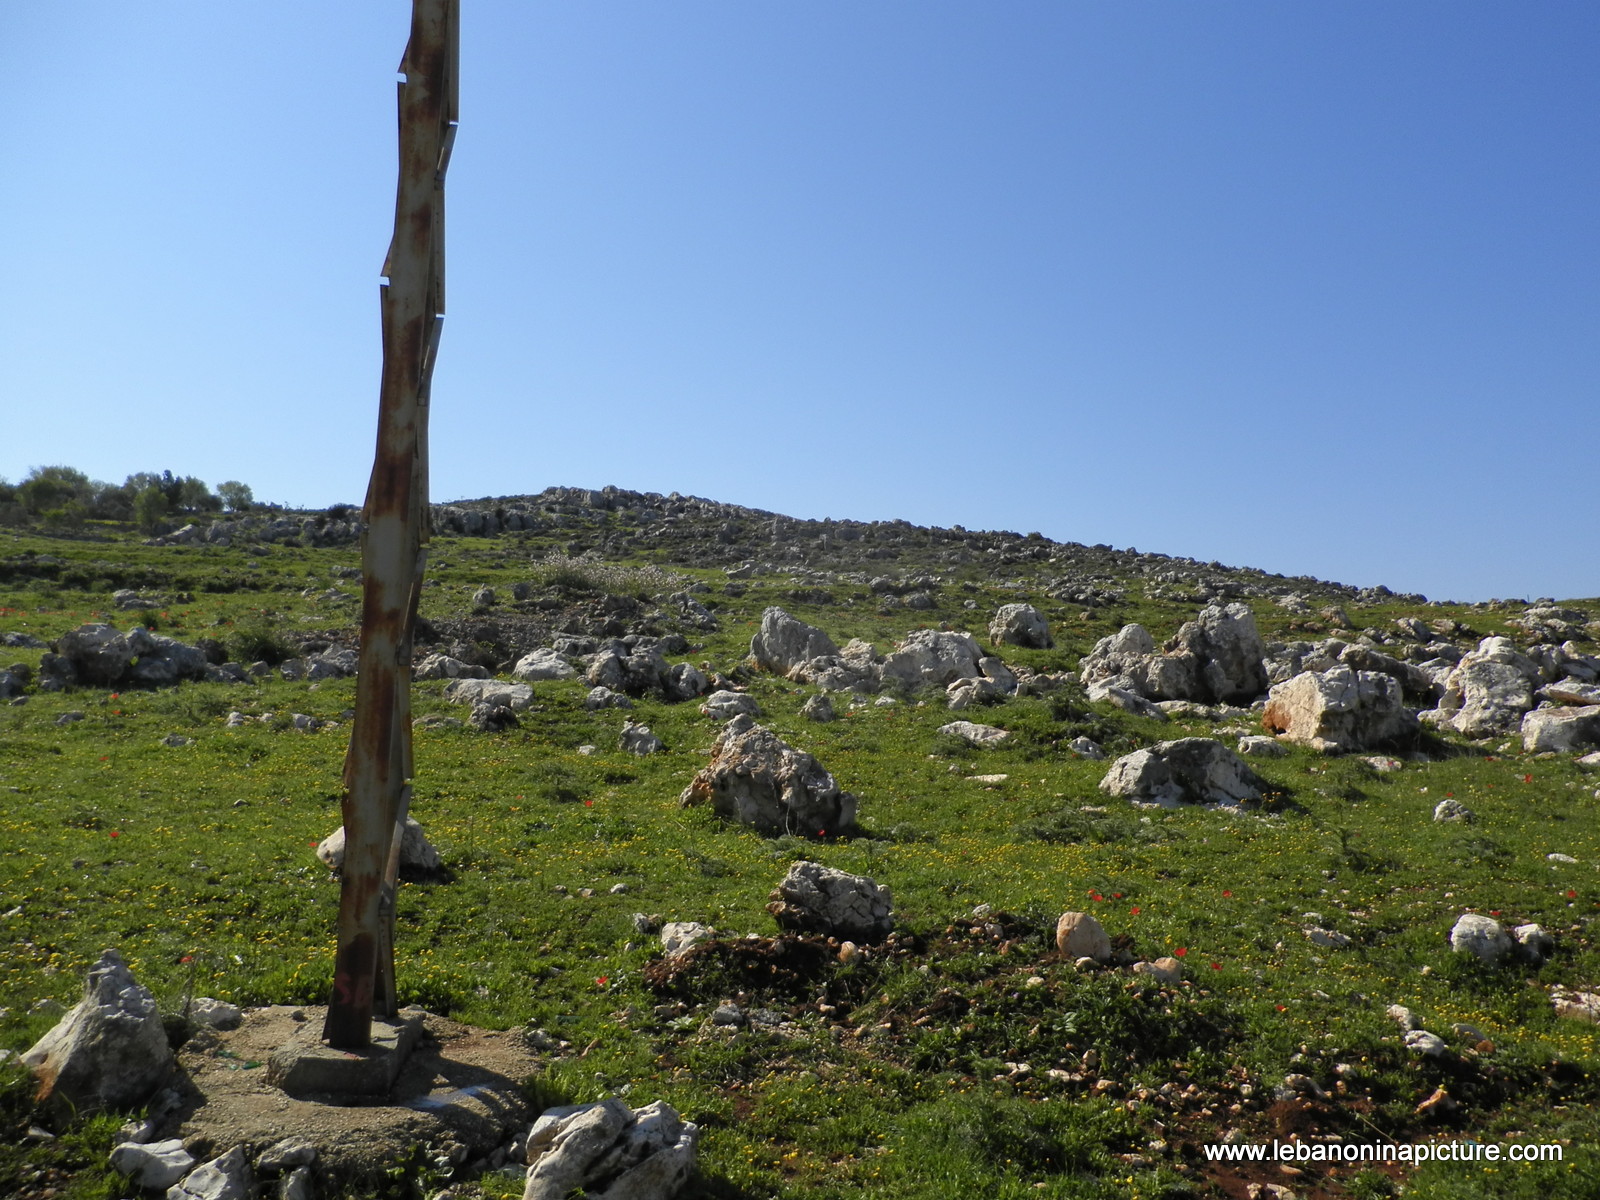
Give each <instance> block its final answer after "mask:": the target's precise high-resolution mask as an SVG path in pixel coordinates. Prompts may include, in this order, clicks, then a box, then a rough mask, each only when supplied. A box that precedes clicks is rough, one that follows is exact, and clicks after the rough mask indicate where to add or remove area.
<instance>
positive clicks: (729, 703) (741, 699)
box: [700, 691, 762, 721]
mask: <svg viewBox="0 0 1600 1200" xmlns="http://www.w3.org/2000/svg"><path fill="white" fill-rule="evenodd" d="M700 711H701V712H702V713H704V714H705V715H706V716H708V717H710V718H711V719H712V720H713V721H728V720H732V719H733V718H734V717H737V716H738V715H739V714H740V713H745V714H747V715H748V716H752V717H759V716H761V715H762V714H761V705H760V703H759V702H758V701H757V700H756V698H755V697H754V696H752V695H750V694H749V693H747V692H726V691H723V692H712V693H711V695H709V696H707V697H706V700H705V703H704V704H702V705H701V706H700Z"/></svg>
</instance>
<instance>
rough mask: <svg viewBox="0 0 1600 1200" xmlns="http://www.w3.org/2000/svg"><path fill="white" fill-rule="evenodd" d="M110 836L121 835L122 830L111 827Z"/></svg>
mask: <svg viewBox="0 0 1600 1200" xmlns="http://www.w3.org/2000/svg"><path fill="white" fill-rule="evenodd" d="M111 836H112V837H121V836H122V830H120V829H113V830H112V831H111Z"/></svg>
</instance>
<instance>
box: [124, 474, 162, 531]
mask: <svg viewBox="0 0 1600 1200" xmlns="http://www.w3.org/2000/svg"><path fill="white" fill-rule="evenodd" d="M168 508H169V505H168V504H167V494H166V493H165V492H164V491H162V490H161V488H160V487H158V486H157V485H155V484H150V485H148V486H147V487H145V488H144V489H143V490H142V491H140V492H139V494H138V495H136V496H134V498H133V519H134V521H135V523H136V524H137V525H138V526H139V530H140V532H141V533H154V532H155V531H156V530H157V529H158V528H159V527H160V525H161V518H162V517H164V516H166V515H167V512H168Z"/></svg>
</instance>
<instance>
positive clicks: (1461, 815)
mask: <svg viewBox="0 0 1600 1200" xmlns="http://www.w3.org/2000/svg"><path fill="white" fill-rule="evenodd" d="M1433 819H1434V820H1435V821H1460V822H1462V823H1464V824H1470V823H1471V822H1472V821H1474V820H1476V817H1475V815H1474V814H1473V811H1472V810H1471V809H1470V808H1468V807H1467V806H1466V805H1465V804H1463V803H1461V801H1459V800H1441V801H1439V803H1438V804H1436V805H1434V807H1433Z"/></svg>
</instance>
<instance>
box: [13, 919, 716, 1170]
mask: <svg viewBox="0 0 1600 1200" xmlns="http://www.w3.org/2000/svg"><path fill="white" fill-rule="evenodd" d="M188 1015H189V1019H190V1021H191V1022H192V1023H193V1024H195V1025H197V1026H210V1027H211V1028H212V1029H215V1030H228V1029H233V1028H237V1027H238V1026H239V1025H240V1023H241V1022H242V1020H243V1014H242V1013H241V1012H240V1011H239V1010H238V1009H237V1008H235V1007H234V1006H232V1005H230V1004H226V1003H223V1002H221V1001H214V1000H208V999H204V998H202V999H201V1000H199V1001H197V1002H195V1004H194V1005H193V1006H192V1008H191V1010H190V1012H189V1014H188ZM22 1061H23V1063H24V1064H25V1065H26V1066H27V1067H29V1068H30V1069H31V1070H32V1071H33V1073H34V1075H35V1076H36V1078H37V1080H38V1084H39V1091H38V1101H39V1102H40V1103H41V1104H46V1105H52V1106H56V1107H58V1108H60V1109H62V1110H63V1111H66V1112H72V1113H76V1114H78V1115H88V1114H93V1113H98V1112H103V1111H106V1110H114V1109H119V1108H122V1109H127V1108H138V1107H141V1106H143V1105H145V1104H146V1103H147V1102H150V1111H149V1114H148V1116H147V1117H146V1118H144V1119H143V1120H139V1121H133V1122H130V1123H128V1124H127V1125H125V1126H124V1127H123V1129H122V1140H121V1141H120V1142H119V1143H118V1144H117V1145H116V1146H115V1147H114V1148H113V1149H112V1151H111V1154H110V1164H111V1167H112V1169H113V1170H115V1171H116V1172H117V1173H118V1174H120V1175H122V1176H123V1177H124V1178H126V1179H127V1180H128V1181H129V1183H130V1185H131V1186H133V1187H137V1188H141V1189H144V1190H145V1191H147V1192H165V1194H166V1196H167V1200H249V1198H250V1197H252V1196H258V1195H267V1194H271V1195H275V1196H277V1197H279V1198H280V1200H312V1198H313V1197H314V1196H315V1195H316V1194H317V1193H318V1191H319V1190H320V1188H319V1184H318V1180H317V1177H316V1175H315V1168H316V1167H317V1165H318V1163H319V1158H320V1151H319V1150H318V1147H317V1144H316V1143H315V1142H314V1141H313V1140H311V1139H310V1138H308V1137H305V1136H293V1135H292V1136H288V1137H280V1139H279V1140H278V1141H276V1142H275V1143H273V1144H271V1145H268V1146H266V1147H265V1148H264V1149H261V1148H260V1147H259V1143H258V1144H257V1149H256V1150H252V1149H251V1147H250V1146H249V1145H246V1144H234V1145H232V1146H231V1147H230V1148H229V1149H227V1150H226V1151H225V1152H224V1153H221V1154H216V1155H215V1156H214V1157H210V1158H209V1159H207V1160H206V1161H200V1159H199V1158H197V1157H196V1154H197V1153H198V1152H199V1147H197V1146H196V1145H195V1144H193V1143H192V1142H189V1141H186V1140H184V1139H182V1138H179V1137H173V1136H168V1137H165V1138H162V1137H161V1136H160V1134H161V1132H162V1131H163V1129H165V1128H167V1127H169V1126H170V1124H171V1121H172V1119H173V1118H174V1117H175V1116H176V1115H178V1114H179V1113H180V1112H181V1111H182V1110H183V1106H184V1100H183V1098H182V1096H181V1095H180V1092H179V1087H180V1086H181V1085H179V1084H177V1083H176V1082H174V1083H173V1086H168V1084H169V1081H172V1080H173V1079H174V1075H175V1067H176V1059H175V1057H174V1055H173V1052H172V1049H171V1047H170V1045H169V1043H168V1038H167V1031H166V1028H165V1026H164V1023H163V1019H162V1016H161V1013H160V1012H159V1010H158V1008H157V1005H156V1001H155V998H154V997H153V996H152V995H151V993H150V991H149V989H148V988H146V987H144V986H143V985H142V984H140V983H139V982H138V981H137V980H135V979H134V977H133V975H132V973H131V972H130V971H129V970H128V967H127V964H126V963H125V962H124V961H123V960H122V957H121V956H120V955H119V954H118V953H117V952H116V951H115V950H106V951H105V952H104V953H102V955H101V956H100V958H99V960H98V961H97V962H96V963H95V965H94V966H93V967H92V968H91V969H90V971H89V975H88V979H87V981H86V984H85V988H84V996H83V999H82V1001H80V1002H79V1003H78V1004H77V1005H76V1006H75V1007H73V1008H72V1009H71V1010H70V1011H69V1012H68V1013H67V1014H66V1015H65V1016H64V1017H63V1018H62V1019H61V1021H60V1022H59V1023H58V1024H57V1025H56V1026H55V1027H54V1028H52V1029H51V1030H50V1031H49V1032H48V1033H46V1034H45V1035H44V1037H42V1038H40V1039H39V1041H38V1042H37V1043H36V1044H35V1045H34V1046H33V1047H32V1048H31V1049H30V1050H28V1051H27V1052H26V1053H25V1054H24V1055H23V1056H22ZM152 1098H153V1099H152ZM698 1137H699V1130H698V1129H697V1127H696V1126H695V1125H694V1124H693V1123H692V1122H688V1121H684V1120H683V1119H682V1118H681V1117H680V1116H679V1115H678V1113H677V1112H675V1111H674V1110H673V1109H672V1108H671V1107H670V1106H669V1105H666V1104H664V1103H660V1102H658V1103H655V1104H647V1105H645V1106H643V1107H641V1108H639V1109H637V1110H635V1109H631V1108H629V1107H628V1106H627V1105H626V1104H624V1103H623V1102H622V1101H620V1100H617V1099H614V1098H613V1099H608V1100H603V1101H600V1102H598V1103H595V1104H582V1105H570V1106H566V1107H561V1108H553V1109H549V1110H546V1111H545V1112H544V1114H543V1115H542V1116H541V1117H540V1118H539V1119H538V1120H537V1121H536V1122H534V1123H533V1125H532V1127H531V1129H528V1130H527V1133H526V1135H523V1134H522V1133H520V1132H519V1133H518V1134H517V1135H516V1139H515V1142H514V1145H513V1146H512V1147H511V1149H510V1152H509V1157H510V1158H513V1159H515V1160H517V1161H520V1162H522V1163H525V1164H526V1172H525V1174H524V1191H523V1195H524V1198H525V1200H566V1198H567V1197H568V1196H571V1195H574V1194H576V1193H581V1194H583V1195H585V1196H588V1197H591V1198H592V1200H670V1197H672V1196H674V1195H676V1194H677V1193H678V1192H679V1191H680V1190H681V1188H682V1187H683V1185H684V1183H685V1182H686V1181H687V1180H688V1179H689V1177H690V1176H691V1175H692V1173H693V1170H694V1164H695V1151H696V1146H697V1143H698ZM201 1144H202V1145H203V1144H204V1139H202V1143H201ZM226 1144H227V1143H226V1142H224V1145H226ZM457 1149H459V1150H460V1151H461V1154H462V1161H464V1160H465V1156H466V1153H467V1152H466V1149H465V1147H457ZM506 1157H508V1155H507V1154H505V1153H501V1154H499V1155H497V1156H496V1157H495V1158H493V1159H491V1160H489V1161H490V1162H491V1163H498V1162H501V1161H504V1160H505V1158H506ZM451 1161H455V1160H454V1159H452V1160H451Z"/></svg>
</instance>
